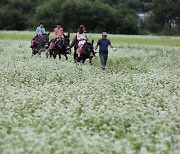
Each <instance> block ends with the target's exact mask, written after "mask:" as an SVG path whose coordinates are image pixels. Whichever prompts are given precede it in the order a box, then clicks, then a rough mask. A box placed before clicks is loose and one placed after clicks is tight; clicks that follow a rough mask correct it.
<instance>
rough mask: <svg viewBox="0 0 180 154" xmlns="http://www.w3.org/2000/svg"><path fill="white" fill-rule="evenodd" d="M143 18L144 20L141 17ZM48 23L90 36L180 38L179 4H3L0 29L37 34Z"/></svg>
mask: <svg viewBox="0 0 180 154" xmlns="http://www.w3.org/2000/svg"><path fill="white" fill-rule="evenodd" d="M140 14H142V16H141V17H140ZM41 21H42V22H44V24H45V27H46V29H47V30H49V31H52V30H53V28H54V26H55V24H56V22H61V23H62V24H63V27H64V29H65V31H69V32H76V31H77V28H78V26H79V25H80V24H84V25H86V27H87V31H88V32H96V33H99V32H102V31H107V32H108V33H114V34H119V33H121V34H150V33H156V34H167V35H179V34H180V28H179V27H180V1H179V0H87V1H83V0H50V1H48V0H27V1H24V0H1V2H0V29H5V30H25V29H26V30H27V29H29V30H34V29H35V28H36V26H38V24H39V22H41Z"/></svg>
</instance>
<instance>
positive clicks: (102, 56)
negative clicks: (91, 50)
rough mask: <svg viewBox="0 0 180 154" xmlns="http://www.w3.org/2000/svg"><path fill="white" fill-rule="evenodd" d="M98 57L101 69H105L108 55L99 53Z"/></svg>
mask: <svg viewBox="0 0 180 154" xmlns="http://www.w3.org/2000/svg"><path fill="white" fill-rule="evenodd" d="M99 57H100V60H101V67H102V68H103V69H105V67H106V62H107V59H108V54H104V53H99Z"/></svg>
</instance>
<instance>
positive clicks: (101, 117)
mask: <svg viewBox="0 0 180 154" xmlns="http://www.w3.org/2000/svg"><path fill="white" fill-rule="evenodd" d="M29 45H30V42H29V41H16V40H14V41H12V40H0V153H2V154H14V153H15V154H21V153H22V154H24V153H38V154H39V153H43V154H46V153H47V154H49V153H107V154H110V153H123V154H124V153H127V154H131V153H140V154H146V153H166V154H169V153H173V154H178V153H179V151H180V112H179V111H180V103H179V102H180V46H159V45H154V46H150V45H138V44H134V45H130V44H115V46H116V48H117V51H116V52H113V51H111V50H110V54H109V59H108V64H107V70H106V71H102V70H101V69H100V62H99V59H98V57H97V58H95V59H93V65H92V66H90V65H89V64H88V63H86V64H84V65H78V64H74V63H73V58H72V55H71V56H69V57H70V58H69V60H68V61H65V58H64V57H62V60H60V61H59V59H55V60H53V59H46V58H45V54H42V57H41V58H39V57H38V56H34V57H33V58H31V50H30V48H29Z"/></svg>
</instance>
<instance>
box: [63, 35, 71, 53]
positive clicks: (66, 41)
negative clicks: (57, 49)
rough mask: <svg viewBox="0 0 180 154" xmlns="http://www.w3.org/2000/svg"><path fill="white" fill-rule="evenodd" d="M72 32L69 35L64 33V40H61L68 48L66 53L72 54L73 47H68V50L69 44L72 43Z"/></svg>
mask: <svg viewBox="0 0 180 154" xmlns="http://www.w3.org/2000/svg"><path fill="white" fill-rule="evenodd" d="M69 38H70V33H68V35H64V38H63V40H62V41H61V43H62V44H61V46H62V47H63V48H64V49H65V50H66V53H67V54H70V53H71V49H68V50H67V47H68V46H69V44H70V39H69Z"/></svg>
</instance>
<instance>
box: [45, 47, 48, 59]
mask: <svg viewBox="0 0 180 154" xmlns="http://www.w3.org/2000/svg"><path fill="white" fill-rule="evenodd" d="M45 52H46V58H48V56H49V50H48V49H46V51H45Z"/></svg>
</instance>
